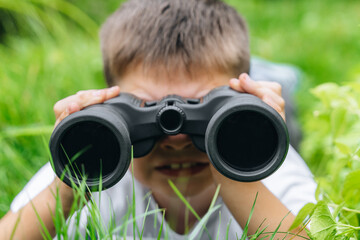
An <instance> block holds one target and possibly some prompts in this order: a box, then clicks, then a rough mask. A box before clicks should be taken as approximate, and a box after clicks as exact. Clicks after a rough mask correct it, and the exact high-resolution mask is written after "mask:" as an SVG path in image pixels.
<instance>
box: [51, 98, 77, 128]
mask: <svg viewBox="0 0 360 240" xmlns="http://www.w3.org/2000/svg"><path fill="white" fill-rule="evenodd" d="M77 111H80V107H79V105H78V104H77V103H75V102H73V103H70V104H69V105H68V106H67V107H66V109H65V111H63V112H62V113H61V114H60V115H59V116H58V118H56V122H55V127H56V126H57V125H58V124H59V123H60V122H61V121H62V120H63V119H64V118H66V117H67V116H69V115H70V114H72V113H74V112H77Z"/></svg>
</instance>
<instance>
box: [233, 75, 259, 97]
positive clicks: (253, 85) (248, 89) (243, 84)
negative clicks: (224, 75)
mask: <svg viewBox="0 0 360 240" xmlns="http://www.w3.org/2000/svg"><path fill="white" fill-rule="evenodd" d="M230 86H231V87H232V88H233V89H234V90H237V91H239V92H245V93H249V94H253V95H255V96H257V91H258V89H259V88H261V85H260V84H259V83H258V82H256V81H254V80H252V79H251V78H250V77H249V75H248V74H246V73H242V74H240V76H239V78H238V79H236V78H233V79H230Z"/></svg>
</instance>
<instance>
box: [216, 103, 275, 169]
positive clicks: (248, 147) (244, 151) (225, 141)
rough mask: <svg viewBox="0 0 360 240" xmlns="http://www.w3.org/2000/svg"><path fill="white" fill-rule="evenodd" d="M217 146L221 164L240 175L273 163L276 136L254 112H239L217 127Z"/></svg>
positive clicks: (266, 119)
mask: <svg viewBox="0 0 360 240" xmlns="http://www.w3.org/2000/svg"><path fill="white" fill-rule="evenodd" d="M216 145H217V148H218V151H219V155H220V156H221V158H222V160H223V161H224V162H225V163H226V164H228V165H229V166H230V167H232V168H234V169H237V170H240V171H245V172H246V171H256V170H258V169H261V168H263V167H264V166H265V165H267V164H268V163H269V161H271V160H272V158H273V156H274V154H275V153H276V150H277V147H278V136H277V132H276V129H275V128H274V126H273V124H272V122H271V121H270V120H269V119H268V117H266V116H265V115H263V114H261V113H259V112H256V111H247V110H244V111H238V112H234V113H232V114H230V115H229V116H227V117H226V118H225V119H224V120H223V122H222V123H221V124H220V126H219V130H218V134H217V139H216Z"/></svg>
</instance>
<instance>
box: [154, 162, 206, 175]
mask: <svg viewBox="0 0 360 240" xmlns="http://www.w3.org/2000/svg"><path fill="white" fill-rule="evenodd" d="M208 166H209V163H200V162H191V163H190V162H184V163H171V164H168V165H163V166H159V167H155V169H156V170H157V171H159V172H160V173H162V174H164V175H167V176H171V177H178V176H190V175H195V174H197V173H200V172H201V171H203V170H204V169H205V168H207V167H208Z"/></svg>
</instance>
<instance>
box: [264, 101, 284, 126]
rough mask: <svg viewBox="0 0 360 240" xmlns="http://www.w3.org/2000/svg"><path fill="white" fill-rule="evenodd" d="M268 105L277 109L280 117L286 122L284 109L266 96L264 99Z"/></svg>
mask: <svg viewBox="0 0 360 240" xmlns="http://www.w3.org/2000/svg"><path fill="white" fill-rule="evenodd" d="M262 100H263V101H264V102H265V103H266V104H268V105H269V106H270V107H272V108H273V109H275V110H276V111H277V112H278V113H279V114H280V116H281V117H282V119H284V121H286V119H285V110H284V108H283V107H281V106H279V105H278V104H276V102H274V101H273V99H272V98H270V97H267V96H265V97H264V98H263V99H262Z"/></svg>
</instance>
